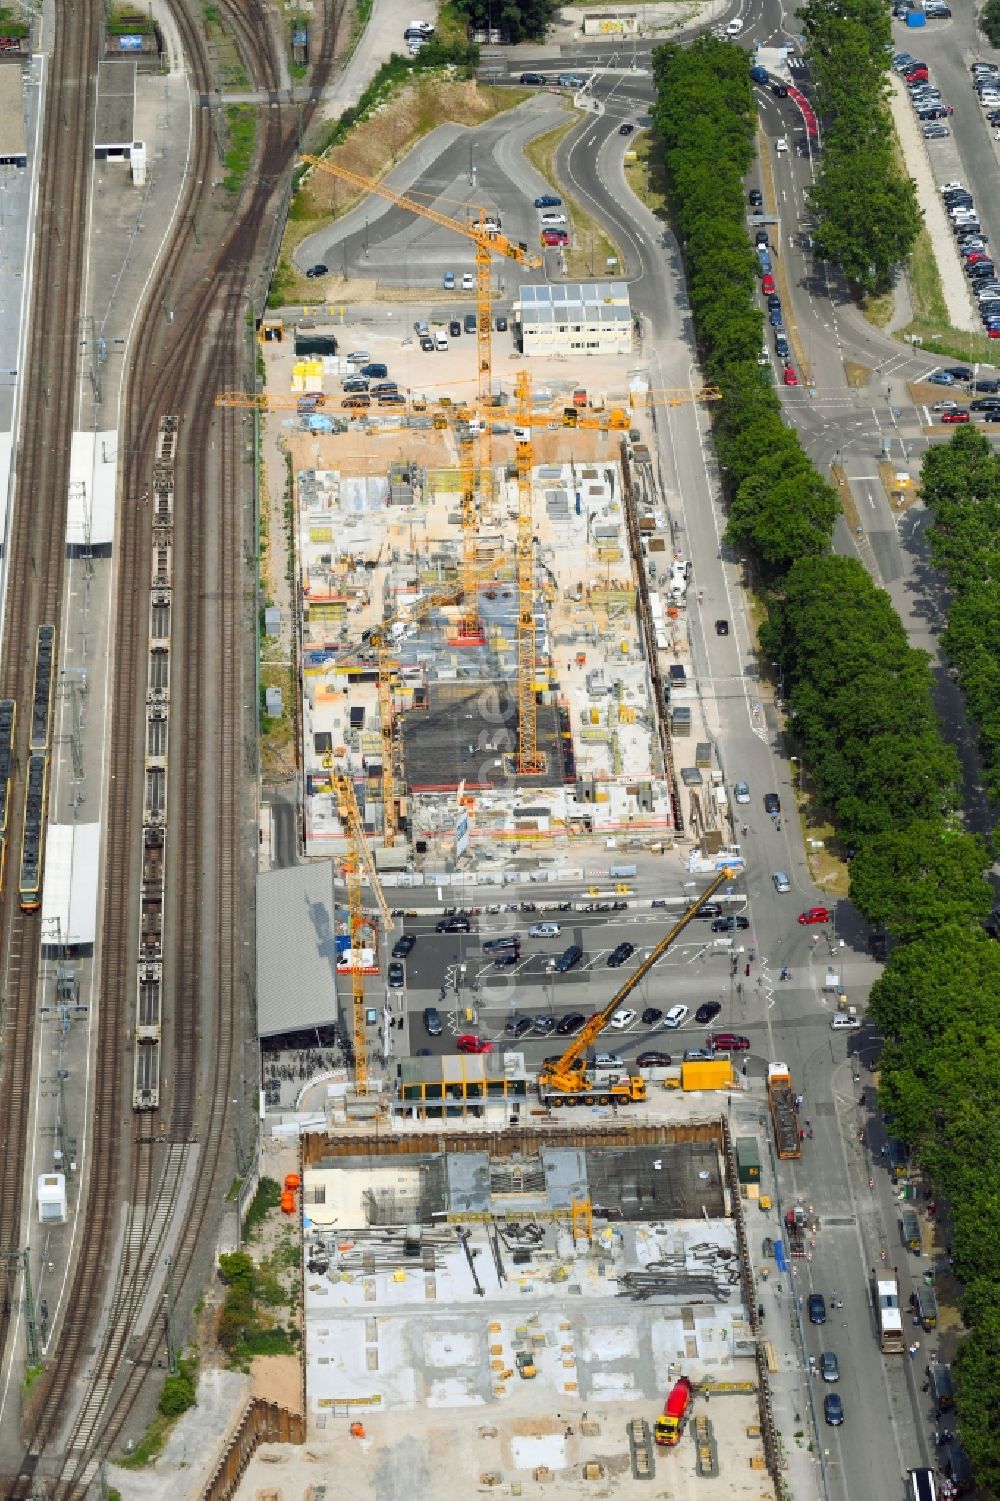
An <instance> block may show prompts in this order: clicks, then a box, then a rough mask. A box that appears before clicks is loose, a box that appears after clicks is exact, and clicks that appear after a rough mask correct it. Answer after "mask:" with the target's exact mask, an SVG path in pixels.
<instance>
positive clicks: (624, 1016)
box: [608, 1006, 637, 1032]
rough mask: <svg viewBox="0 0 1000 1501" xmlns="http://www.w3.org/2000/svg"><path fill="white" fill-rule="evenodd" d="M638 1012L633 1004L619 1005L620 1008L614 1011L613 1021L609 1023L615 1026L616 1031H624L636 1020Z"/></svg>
mask: <svg viewBox="0 0 1000 1501" xmlns="http://www.w3.org/2000/svg"><path fill="white" fill-rule="evenodd" d="M636 1014H637V1013H636V1012H635V1011H633V1010H632V1008H631V1006H619V1007H618V1010H617V1011H615V1012H613V1013H612V1016H611V1021H610V1022H609V1024H608V1025H609V1026H612V1027H614V1029H615V1031H616V1032H622V1031H624V1029H625V1028H626V1027H630V1026H631V1025H632V1023H633V1022H634V1021H635V1018H636Z"/></svg>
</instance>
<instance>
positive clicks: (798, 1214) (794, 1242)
mask: <svg viewBox="0 0 1000 1501" xmlns="http://www.w3.org/2000/svg"><path fill="white" fill-rule="evenodd" d="M785 1238H786V1240H787V1241H788V1249H789V1251H790V1252H791V1254H792V1256H796V1257H798V1256H804V1255H805V1254H806V1212H805V1210H804V1209H803V1208H802V1205H801V1204H796V1206H795V1208H794V1209H789V1210H787V1211H786V1213H785Z"/></svg>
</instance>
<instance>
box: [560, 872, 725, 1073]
mask: <svg viewBox="0 0 1000 1501" xmlns="http://www.w3.org/2000/svg"><path fill="white" fill-rule="evenodd" d="M734 874H735V872H734V871H732V870H730V869H729V868H728V867H724V868H723V869H722V870H720V871H718V872H717V874H716V875H715V877H714V879H713V880H712V881H710V882H709V884H708V885H707V886H706V888H705V890H704V891H703V892H702V893H701V895H700V896H699V897H698V898H697V900H695V901H694V902H692V903H691V906H690V907H689V908H688V909H687V911H686V912H684V913H682V915H681V916H680V917H679V918H678V919H677V921H676V922H675V923H674V925H673V927H672V928H671V929H670V931H669V933H667V934H665V935H664V937H663V938H661V939H660V941H659V943H658V944H657V945H656V947H655V948H653V949H651V950H650V952H649V955H648V957H647V958H646V959H644V960H643V961H642V963H641V964H640V965H639V966H638V967H637V968H636V969H635V970H634V971H633V973H632V974H631V975H630V976H629V977H628V979H627V980H626V981H625V982H624V984H622V986H621V987H620V988H619V989H618V990H616V991H615V993H614V995H613V996H612V997H611V999H610V1001H608V1003H607V1005H606V1006H604V1007H602V1009H601V1010H600V1011H597V1012H595V1014H594V1015H593V1016H592V1017H591V1018H590V1021H589V1022H588V1023H587V1024H586V1026H585V1027H583V1028H582V1029H581V1030H580V1031H579V1032H578V1033H577V1035H576V1037H574V1039H573V1041H572V1042H571V1043H570V1045H569V1047H568V1048H567V1049H566V1051H565V1052H564V1053H563V1055H562V1057H561V1058H560V1059H559V1061H558V1063H554V1064H552V1066H551V1067H550V1068H548V1069H546V1070H545V1071H544V1074H543V1075H542V1076H541V1077H540V1079H539V1083H543V1082H544V1083H545V1084H546V1085H551V1086H553V1087H554V1088H556V1089H563V1090H565V1091H566V1092H567V1093H571V1092H573V1091H575V1090H578V1089H579V1088H580V1087H581V1079H580V1077H579V1070H578V1069H577V1068H576V1063H577V1059H578V1058H581V1057H582V1056H583V1054H584V1053H585V1052H586V1051H587V1049H588V1048H589V1047H590V1045H591V1043H592V1042H594V1041H596V1039H597V1038H598V1037H599V1036H600V1034H601V1033H602V1032H603V1031H604V1028H605V1027H606V1026H607V1024H608V1022H609V1021H610V1020H611V1018H612V1016H613V1015H614V1013H615V1012H616V1011H617V1010H618V1007H619V1006H620V1005H621V1004H622V1002H623V1001H625V1000H627V999H628V997H629V996H630V995H631V994H632V992H633V990H635V988H636V986H637V985H639V984H641V983H642V981H643V980H644V979H645V977H646V976H647V975H648V974H649V971H650V970H651V969H652V968H653V965H654V964H656V963H657V962H658V960H660V959H662V958H663V955H664V954H665V953H666V952H667V949H668V948H669V947H670V945H671V944H672V943H673V941H674V939H675V938H676V937H677V936H678V934H679V933H682V932H683V931H684V929H685V928H686V927H687V925H688V923H689V922H690V921H691V919H692V918H693V917H694V915H695V913H696V912H697V911H698V909H699V908H700V907H701V906H702V905H703V904H704V903H705V902H707V901H708V899H709V897H711V896H714V895H715V893H716V892H717V891H718V889H719V887H720V886H721V885H722V884H723V882H724V881H730V880H732V878H733V875H734Z"/></svg>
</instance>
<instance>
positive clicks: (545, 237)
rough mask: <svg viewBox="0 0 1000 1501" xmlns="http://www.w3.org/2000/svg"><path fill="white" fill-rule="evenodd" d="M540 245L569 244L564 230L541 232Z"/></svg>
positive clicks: (544, 230)
mask: <svg viewBox="0 0 1000 1501" xmlns="http://www.w3.org/2000/svg"><path fill="white" fill-rule="evenodd" d="M542 244H543V245H568V244H569V235H568V234H567V233H566V231H565V230H564V229H543V230H542Z"/></svg>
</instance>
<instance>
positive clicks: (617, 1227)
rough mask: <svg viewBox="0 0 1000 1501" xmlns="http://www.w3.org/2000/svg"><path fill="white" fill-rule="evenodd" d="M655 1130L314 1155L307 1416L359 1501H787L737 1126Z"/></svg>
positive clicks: (377, 1146) (308, 1151) (310, 1164)
mask: <svg viewBox="0 0 1000 1501" xmlns="http://www.w3.org/2000/svg"><path fill="white" fill-rule="evenodd" d="M640 1134H641V1136H642V1137H643V1138H644V1139H643V1140H641V1141H640V1140H638V1139H637V1138H636V1137H635V1136H629V1137H626V1136H625V1135H624V1134H617V1135H615V1134H607V1133H605V1134H602V1133H600V1132H597V1131H594V1132H574V1133H573V1134H572V1136H567V1137H564V1138H562V1139H559V1138H553V1137H552V1136H551V1135H543V1134H538V1135H536V1134H535V1133H533V1132H523V1133H519V1134H518V1135H517V1136H516V1137H515V1136H514V1135H513V1134H507V1133H498V1134H494V1135H490V1136H488V1137H485V1138H484V1137H479V1138H476V1137H469V1136H466V1135H463V1134H462V1133H454V1134H449V1135H447V1136H442V1137H440V1138H436V1139H435V1140H434V1141H433V1142H431V1141H420V1140H418V1139H409V1140H405V1141H402V1142H400V1143H399V1144H398V1146H397V1147H395V1148H394V1147H393V1146H392V1144H390V1143H389V1142H380V1143H376V1142H373V1141H369V1142H364V1141H357V1140H356V1141H350V1140H344V1139H342V1138H324V1137H322V1136H310V1137H308V1138H306V1139H305V1140H304V1141H303V1154H304V1156H303V1160H304V1164H305V1165H304V1170H303V1226H304V1229H303V1234H304V1253H305V1261H306V1267H305V1361H306V1390H307V1394H308V1395H307V1402H308V1422H309V1427H310V1432H311V1434H312V1435H313V1443H314V1447H315V1449H316V1450H317V1451H318V1452H329V1453H331V1455H336V1456H342V1458H343V1462H344V1463H345V1464H349V1465H350V1467H351V1469H352V1472H353V1474H354V1475H355V1480H356V1483H357V1486H358V1487H359V1488H360V1489H361V1490H362V1492H363V1493H365V1494H390V1493H396V1494H398V1493H401V1492H402V1489H403V1488H404V1487H405V1489H406V1491H407V1493H409V1494H414V1495H422V1494H424V1492H425V1491H427V1492H428V1493H429V1491H430V1489H431V1487H432V1486H433V1485H434V1484H436V1483H438V1482H440V1481H441V1480H443V1479H444V1477H445V1475H447V1476H448V1479H449V1483H450V1484H452V1485H454V1484H456V1483H457V1484H458V1486H459V1487H460V1489H461V1490H463V1491H471V1490H473V1489H474V1490H480V1489H483V1488H499V1489H501V1490H502V1492H503V1493H505V1494H513V1495H517V1494H529V1493H534V1492H535V1491H536V1490H537V1491H540V1492H543V1493H544V1494H547V1495H551V1496H567V1497H568V1496H570V1495H578V1494H579V1492H580V1489H581V1485H582V1486H583V1488H584V1489H593V1491H594V1493H595V1494H599V1495H606V1494H609V1493H611V1491H612V1490H618V1489H619V1488H620V1487H621V1486H622V1485H623V1484H625V1485H627V1484H631V1483H632V1481H633V1480H639V1481H641V1480H644V1479H652V1480H655V1481H656V1482H657V1484H658V1487H659V1488H660V1489H662V1487H663V1486H664V1485H669V1487H670V1490H671V1493H677V1494H688V1493H690V1492H692V1491H693V1490H694V1489H695V1487H697V1492H698V1495H699V1496H702V1497H706V1498H711V1497H715V1496H722V1495H725V1496H727V1497H732V1496H734V1495H735V1496H748V1497H756V1496H761V1495H764V1494H767V1493H769V1490H770V1485H769V1480H768V1476H767V1473H766V1461H765V1446H766V1439H765V1434H764V1429H765V1427H766V1424H767V1417H766V1403H763V1402H762V1390H761V1372H759V1370H758V1360H759V1354H758V1341H757V1337H756V1335H755V1332H754V1314H753V1311H752V1308H751V1306H750V1304H751V1303H752V1297H750V1296H748V1294H749V1287H750V1284H749V1283H748V1282H747V1280H746V1278H747V1271H748V1269H747V1267H746V1263H745V1261H744V1259H743V1255H742V1252H741V1248H740V1244H739V1239H740V1233H739V1230H738V1224H737V1221H736V1220H735V1219H734V1218H733V1213H734V1206H733V1181H734V1180H733V1174H732V1165H731V1164H728V1163H727V1150H728V1149H727V1143H726V1140H725V1137H724V1134H723V1131H722V1128H721V1125H720V1124H719V1123H717V1122H716V1123H712V1124H706V1125H705V1126H702V1127H698V1128H688V1129H680V1130H677V1129H674V1128H656V1129H650V1130H649V1131H647V1132H643V1133H640ZM737 1197H738V1191H737ZM764 1380H765V1381H766V1371H765V1372H764ZM678 1388H679V1390H678ZM671 1404H673V1406H674V1407H675V1408H676V1409H677V1411H676V1415H675V1421H672V1422H670V1421H668V1420H667V1417H668V1412H669V1410H672V1409H671ZM345 1419H346V1420H347V1421H345ZM681 1436H683V1437H684V1438H685V1439H688V1438H690V1439H693V1442H686V1443H684V1445H683V1447H679V1448H678V1447H675V1446H676V1445H677V1444H678V1441H679V1439H680V1438H681ZM588 1482H589V1483H590V1484H589V1485H588ZM393 1487H395V1489H393Z"/></svg>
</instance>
